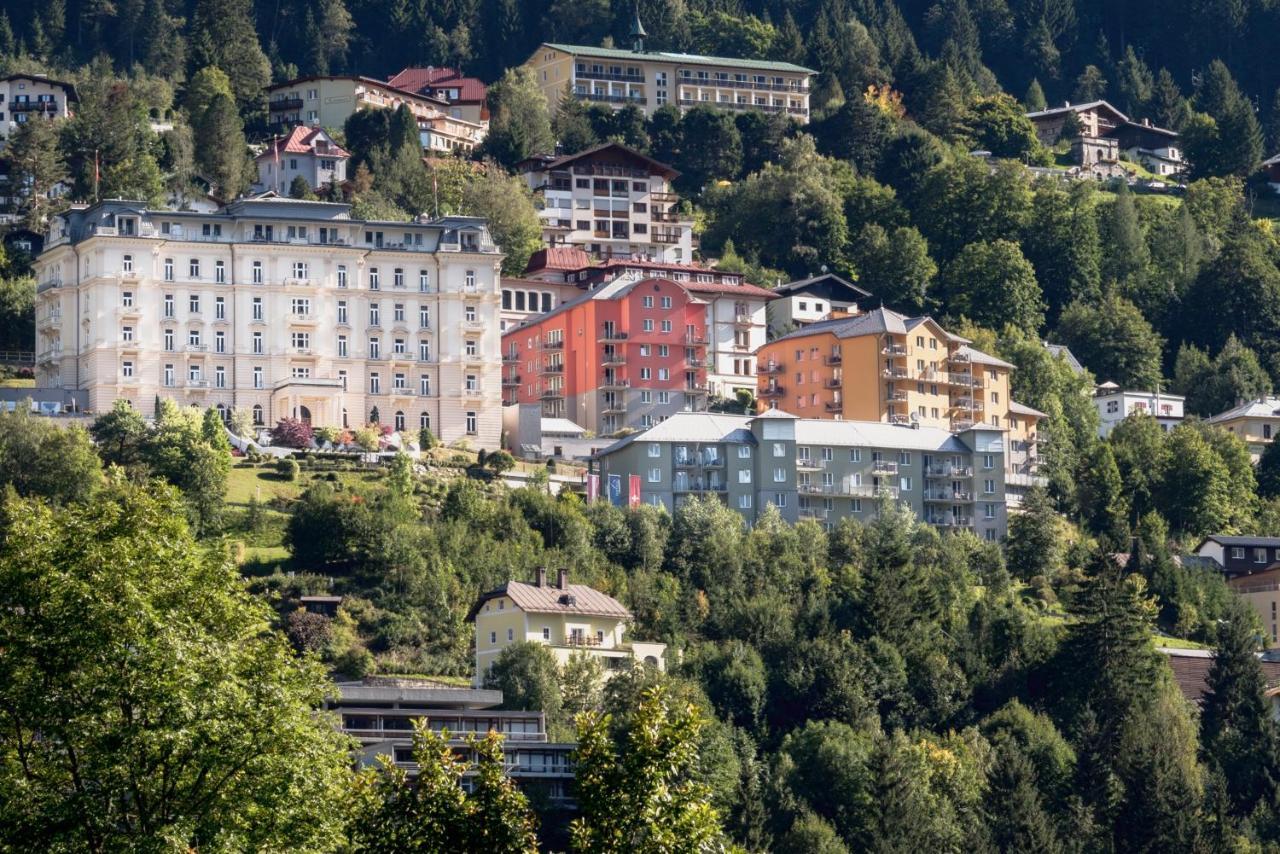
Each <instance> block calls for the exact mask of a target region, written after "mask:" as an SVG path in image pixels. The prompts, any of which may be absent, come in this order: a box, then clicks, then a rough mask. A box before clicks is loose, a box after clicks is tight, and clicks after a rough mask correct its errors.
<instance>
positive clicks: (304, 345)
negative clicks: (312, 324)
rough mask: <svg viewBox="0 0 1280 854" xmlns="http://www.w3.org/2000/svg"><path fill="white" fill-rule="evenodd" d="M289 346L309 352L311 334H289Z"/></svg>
mask: <svg viewBox="0 0 1280 854" xmlns="http://www.w3.org/2000/svg"><path fill="white" fill-rule="evenodd" d="M289 344H290V345H291V346H292V347H293V349H295V350H308V349H310V347H311V333H310V332H292V333H290V334H289Z"/></svg>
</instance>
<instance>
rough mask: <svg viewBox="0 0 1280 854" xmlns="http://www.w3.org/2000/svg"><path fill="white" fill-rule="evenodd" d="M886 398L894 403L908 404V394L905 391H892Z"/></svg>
mask: <svg viewBox="0 0 1280 854" xmlns="http://www.w3.org/2000/svg"><path fill="white" fill-rule="evenodd" d="M885 397H886V398H887V399H888V400H890V401H891V402H893V403H906V402H907V393H906V392H905V391H891V392H889V393H888V394H886V395H885Z"/></svg>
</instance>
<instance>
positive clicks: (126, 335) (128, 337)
mask: <svg viewBox="0 0 1280 854" xmlns="http://www.w3.org/2000/svg"><path fill="white" fill-rule="evenodd" d="M120 340H121V341H124V342H126V343H128V342H129V341H132V340H133V327H132V326H122V327H121V328H120Z"/></svg>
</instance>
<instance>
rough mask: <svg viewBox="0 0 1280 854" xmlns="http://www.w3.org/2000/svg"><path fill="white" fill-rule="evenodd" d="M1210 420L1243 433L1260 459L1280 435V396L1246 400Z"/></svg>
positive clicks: (1229, 431) (1224, 428)
mask: <svg viewBox="0 0 1280 854" xmlns="http://www.w3.org/2000/svg"><path fill="white" fill-rule="evenodd" d="M1206 420H1207V421H1208V422H1209V423H1210V424H1213V425H1215V426H1218V427H1221V428H1222V429H1223V430H1226V431H1227V432H1228V433H1234V434H1235V435H1237V436H1239V437H1240V439H1241V440H1243V441H1244V443H1245V444H1246V445H1248V446H1249V455H1250V456H1251V457H1253V461H1254V462H1255V463H1256V462H1257V461H1258V459H1259V458H1260V457H1261V456H1262V452H1263V451H1265V450H1266V449H1267V445H1270V444H1271V443H1272V442H1273V441H1275V437H1276V436H1277V435H1280V397H1271V396H1267V397H1260V398H1258V399H1257V400H1249V401H1245V402H1244V403H1241V404H1239V405H1237V406H1233V407H1231V408H1230V409H1228V410H1227V411H1226V412H1219V413H1218V414H1217V415H1214V416H1212V417H1210V418H1208V419H1206Z"/></svg>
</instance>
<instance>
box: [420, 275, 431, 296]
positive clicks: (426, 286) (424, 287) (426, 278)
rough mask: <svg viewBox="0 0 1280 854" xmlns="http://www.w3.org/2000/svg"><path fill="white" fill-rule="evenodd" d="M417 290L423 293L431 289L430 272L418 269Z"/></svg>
mask: <svg viewBox="0 0 1280 854" xmlns="http://www.w3.org/2000/svg"><path fill="white" fill-rule="evenodd" d="M418 290H419V291H421V292H422V293H424V294H425V293H426V292H427V291H429V290H431V274H430V273H428V272H427V271H426V270H419V271H418Z"/></svg>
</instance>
